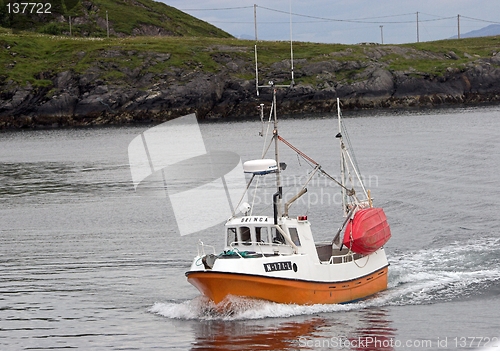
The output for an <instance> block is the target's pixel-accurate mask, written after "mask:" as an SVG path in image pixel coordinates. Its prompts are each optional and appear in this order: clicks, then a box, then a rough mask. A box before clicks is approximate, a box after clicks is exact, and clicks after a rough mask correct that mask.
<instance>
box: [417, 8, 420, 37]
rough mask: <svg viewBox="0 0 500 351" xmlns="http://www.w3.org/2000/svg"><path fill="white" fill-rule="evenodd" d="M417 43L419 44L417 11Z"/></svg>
mask: <svg viewBox="0 0 500 351" xmlns="http://www.w3.org/2000/svg"><path fill="white" fill-rule="evenodd" d="M417 43H420V35H419V33H418V11H417Z"/></svg>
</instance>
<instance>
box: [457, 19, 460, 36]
mask: <svg viewBox="0 0 500 351" xmlns="http://www.w3.org/2000/svg"><path fill="white" fill-rule="evenodd" d="M457 23H458V36H457V38H458V39H460V15H457Z"/></svg>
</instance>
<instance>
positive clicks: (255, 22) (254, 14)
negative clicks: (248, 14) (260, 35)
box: [253, 4, 258, 41]
mask: <svg viewBox="0 0 500 351" xmlns="http://www.w3.org/2000/svg"><path fill="white" fill-rule="evenodd" d="M253 23H254V26H255V41H257V40H258V39H257V4H253Z"/></svg>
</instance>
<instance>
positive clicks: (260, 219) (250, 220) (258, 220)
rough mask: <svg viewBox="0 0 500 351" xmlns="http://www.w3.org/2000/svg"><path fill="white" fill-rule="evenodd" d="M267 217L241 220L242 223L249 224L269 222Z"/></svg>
mask: <svg viewBox="0 0 500 351" xmlns="http://www.w3.org/2000/svg"><path fill="white" fill-rule="evenodd" d="M267 220H268V218H267V217H243V218H241V223H247V222H267Z"/></svg>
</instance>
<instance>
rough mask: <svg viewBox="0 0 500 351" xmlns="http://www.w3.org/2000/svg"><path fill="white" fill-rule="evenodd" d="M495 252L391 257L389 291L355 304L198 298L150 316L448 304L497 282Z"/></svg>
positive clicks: (465, 247)
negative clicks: (285, 302) (216, 303)
mask: <svg viewBox="0 0 500 351" xmlns="http://www.w3.org/2000/svg"><path fill="white" fill-rule="evenodd" d="M499 251H500V240H499V239H483V241H482V242H479V241H477V240H476V241H471V242H467V243H465V244H464V243H452V244H450V245H448V246H445V247H441V248H430V249H426V250H418V251H414V252H406V253H402V254H397V253H395V254H392V255H390V263H391V266H390V268H389V287H388V289H387V290H386V291H383V292H381V293H378V294H377V295H375V296H373V297H370V298H368V299H366V300H364V301H360V302H356V303H350V304H344V305H312V306H300V305H290V304H278V303H273V302H268V301H260V300H253V299H246V298H238V297H230V298H229V299H228V300H227V301H226V302H224V303H222V304H221V305H218V306H215V304H214V303H213V302H211V301H210V300H208V299H207V298H204V297H201V296H200V297H197V298H195V299H193V300H188V301H182V302H166V303H161V302H158V303H155V304H154V305H153V307H152V308H151V309H150V312H152V313H156V314H159V315H161V316H164V317H167V318H171V319H202V320H212V319H221V320H242V319H243V320H247V319H263V318H286V317H292V316H299V315H312V314H318V313H330V312H337V311H350V310H357V309H362V308H367V307H373V306H391V305H392V306H394V305H418V304H429V303H435V302H437V301H451V300H453V299H456V298H460V297H467V296H469V295H471V294H476V293H478V289H477V285H481V284H482V285H487V284H488V283H492V282H496V281H498V280H500V261H499V260H498V258H497V257H498V256H499V255H498V252H499ZM479 292H480V289H479Z"/></svg>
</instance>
